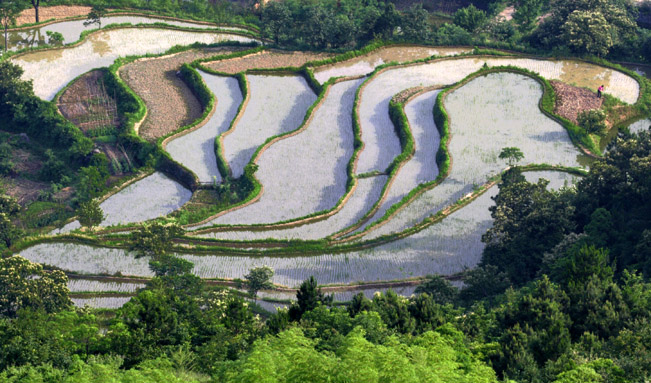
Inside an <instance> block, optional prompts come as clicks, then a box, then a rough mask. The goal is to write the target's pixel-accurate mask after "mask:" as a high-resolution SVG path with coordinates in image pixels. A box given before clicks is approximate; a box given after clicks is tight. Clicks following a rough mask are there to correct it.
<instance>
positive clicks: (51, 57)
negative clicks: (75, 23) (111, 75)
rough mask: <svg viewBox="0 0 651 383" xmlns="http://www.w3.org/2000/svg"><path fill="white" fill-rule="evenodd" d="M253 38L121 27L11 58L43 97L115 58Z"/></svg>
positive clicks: (47, 98)
mask: <svg viewBox="0 0 651 383" xmlns="http://www.w3.org/2000/svg"><path fill="white" fill-rule="evenodd" d="M253 40H254V39H252V38H249V37H243V36H239V35H232V34H227V33H207V32H187V31H179V30H170V29H161V28H121V29H111V30H106V31H100V32H96V33H93V34H91V35H90V36H89V37H88V38H87V39H86V40H85V41H84V42H83V43H81V44H79V45H77V46H74V47H67V48H63V49H51V50H44V51H37V52H31V53H27V54H24V55H20V56H17V57H14V58H12V59H11V61H13V62H14V63H15V64H17V65H20V66H21V67H22V68H23V69H24V70H25V73H24V75H23V78H24V79H25V80H33V81H34V93H35V94H36V95H37V96H38V97H41V98H43V99H45V100H51V99H52V98H53V97H54V95H55V94H56V93H57V92H58V91H59V90H60V89H61V88H63V87H64V86H65V85H66V84H68V83H69V82H70V81H72V80H73V79H74V78H75V77H77V76H79V75H81V74H83V73H86V72H88V71H89V70H91V69H95V68H100V67H105V66H109V65H111V64H112V63H113V61H115V59H116V58H118V57H120V56H122V57H125V56H130V55H144V54H148V53H163V52H165V51H167V50H168V49H170V48H171V47H173V46H175V45H189V44H192V43H195V42H200V43H205V44H212V43H217V42H220V41H241V42H251V41H253Z"/></svg>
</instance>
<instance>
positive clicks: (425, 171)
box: [359, 90, 441, 231]
mask: <svg viewBox="0 0 651 383" xmlns="http://www.w3.org/2000/svg"><path fill="white" fill-rule="evenodd" d="M439 92H440V91H438V90H436V91H432V92H427V93H424V94H422V95H420V96H417V97H416V98H414V99H412V100H411V101H410V102H408V103H407V105H406V106H405V115H406V116H407V120H408V122H409V125H410V127H411V133H412V135H413V137H414V155H413V156H412V158H411V159H409V160H408V161H407V162H406V163H405V164H404V165H403V166H402V167H401V168H400V170H399V171H398V173H397V174H396V176H395V178H394V180H393V182H392V184H391V187H390V189H389V191H388V193H387V196H386V198H385V199H384V201H382V203H381V204H380V206H379V209H378V211H377V212H376V213H375V214H374V215H373V217H371V219H370V220H369V221H367V222H366V224H365V225H363V226H362V227H360V229H359V230H360V231H361V230H364V228H365V227H366V226H367V225H369V224H370V223H372V222H374V220H375V219H378V218H381V217H382V216H384V214H385V213H386V211H387V210H388V209H389V208H390V207H391V206H393V205H394V204H396V203H398V202H400V201H401V200H402V199H403V198H404V197H405V196H406V195H407V194H409V192H410V191H412V190H413V189H414V188H416V187H417V186H418V185H420V184H422V183H425V182H430V181H434V180H435V179H436V177H437V176H438V174H439V169H438V166H437V165H436V153H437V152H438V148H439V143H440V140H441V136H440V134H439V131H438V129H437V127H436V124H435V123H434V115H433V114H432V110H434V104H435V103H436V97H437V96H438V94H439Z"/></svg>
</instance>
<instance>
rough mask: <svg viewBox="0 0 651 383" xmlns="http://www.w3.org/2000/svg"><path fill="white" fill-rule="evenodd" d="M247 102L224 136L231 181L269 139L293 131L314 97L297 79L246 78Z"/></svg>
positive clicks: (304, 82) (297, 77)
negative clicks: (247, 88)
mask: <svg viewBox="0 0 651 383" xmlns="http://www.w3.org/2000/svg"><path fill="white" fill-rule="evenodd" d="M247 79H248V82H249V92H250V96H249V101H248V104H247V106H246V108H245V109H244V110H243V113H244V114H243V115H242V117H241V119H240V120H239V121H238V122H237V123H236V124H235V126H234V127H233V129H232V130H229V131H228V132H227V133H225V135H224V139H223V147H224V157H225V158H226V160H227V161H228V164H229V165H230V167H231V171H232V175H233V177H235V178H238V177H240V176H241V175H242V174H244V167H245V166H246V164H248V163H249V161H250V160H251V156H252V155H253V153H255V151H256V149H257V148H258V147H259V146H260V145H262V144H263V143H264V142H265V141H266V140H267V139H268V138H269V137H272V136H275V135H278V134H282V133H287V132H291V131H292V130H296V129H297V128H298V127H299V126H300V125H301V123H302V122H303V118H304V117H305V112H306V111H307V109H308V108H309V107H310V105H312V103H314V101H315V100H316V95H315V94H314V92H313V91H312V89H310V87H309V86H308V85H307V82H306V81H305V79H304V78H303V77H301V76H247Z"/></svg>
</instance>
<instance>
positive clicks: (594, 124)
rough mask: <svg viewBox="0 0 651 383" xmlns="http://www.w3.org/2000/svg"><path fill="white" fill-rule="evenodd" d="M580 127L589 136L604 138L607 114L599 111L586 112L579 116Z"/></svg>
mask: <svg viewBox="0 0 651 383" xmlns="http://www.w3.org/2000/svg"><path fill="white" fill-rule="evenodd" d="M576 119H577V122H578V123H579V126H580V127H582V128H583V129H585V131H586V132H587V133H588V134H596V135H599V136H603V135H604V134H606V124H605V121H606V114H605V113H604V112H602V111H601V110H598V109H593V110H585V111H583V112H580V113H579V115H578V116H577V118H576Z"/></svg>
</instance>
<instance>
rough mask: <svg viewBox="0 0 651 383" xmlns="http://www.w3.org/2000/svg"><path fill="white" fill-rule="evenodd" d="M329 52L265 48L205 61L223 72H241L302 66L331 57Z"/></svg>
mask: <svg viewBox="0 0 651 383" xmlns="http://www.w3.org/2000/svg"><path fill="white" fill-rule="evenodd" d="M331 56H332V54H328V53H312V52H288V51H280V50H265V51H262V52H257V53H253V54H250V55H247V56H243V57H238V58H233V59H228V60H219V61H211V62H206V63H203V65H204V66H205V67H207V68H210V69H212V70H215V71H217V72H221V73H229V74H235V73H241V72H246V71H247V70H249V69H275V68H287V67H295V68H298V67H301V66H302V65H303V64H305V63H308V62H311V61H318V60H323V59H325V58H328V57H331Z"/></svg>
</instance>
